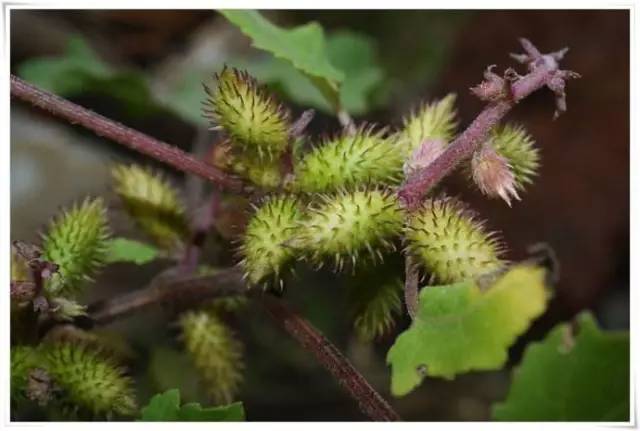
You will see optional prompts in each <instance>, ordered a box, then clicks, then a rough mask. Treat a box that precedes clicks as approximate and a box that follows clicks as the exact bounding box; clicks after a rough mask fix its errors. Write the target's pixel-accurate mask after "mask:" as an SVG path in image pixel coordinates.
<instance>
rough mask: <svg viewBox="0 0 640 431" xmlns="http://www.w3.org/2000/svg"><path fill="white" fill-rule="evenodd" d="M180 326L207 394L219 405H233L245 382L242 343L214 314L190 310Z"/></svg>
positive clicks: (183, 315) (181, 318)
mask: <svg viewBox="0 0 640 431" xmlns="http://www.w3.org/2000/svg"><path fill="white" fill-rule="evenodd" d="M179 323H180V327H181V329H182V339H183V342H184V344H185V347H186V350H187V352H188V353H189V356H190V357H191V359H192V360H193V363H194V364H195V366H196V368H197V369H198V371H199V372H200V373H201V374H202V377H203V382H204V383H205V384H206V388H207V392H208V393H209V395H210V396H211V397H212V398H213V399H214V401H215V402H216V403H219V404H226V403H230V402H231V401H233V399H234V397H235V395H236V394H237V392H238V389H239V387H240V384H241V383H242V371H243V369H244V362H243V359H242V344H241V343H240V341H238V340H237V339H236V338H235V336H234V334H233V332H232V331H231V329H229V328H228V327H227V326H226V325H225V324H224V323H223V322H222V320H221V319H220V318H219V317H218V316H217V315H216V314H215V313H213V312H211V311H209V312H206V311H188V312H186V313H183V314H182V315H181V316H180V321H179Z"/></svg>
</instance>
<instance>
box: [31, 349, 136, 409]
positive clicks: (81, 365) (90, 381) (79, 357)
mask: <svg viewBox="0 0 640 431" xmlns="http://www.w3.org/2000/svg"><path fill="white" fill-rule="evenodd" d="M42 354H43V368H44V369H45V370H46V371H47V373H48V374H49V375H50V376H51V377H52V378H53V380H54V382H55V384H56V385H57V386H59V387H60V388H61V390H62V397H63V399H64V401H65V402H66V403H69V404H72V405H73V406H75V407H77V408H80V409H84V410H86V411H89V412H91V413H92V414H94V415H100V416H111V415H114V414H115V415H119V416H129V415H132V414H134V413H135V411H136V401H135V397H134V390H133V382H132V380H131V379H130V378H129V377H127V376H125V375H124V370H123V369H122V368H121V367H120V366H118V365H117V364H115V363H114V361H113V360H112V359H111V358H110V357H108V356H105V355H103V354H101V353H100V352H98V351H97V350H94V349H91V348H89V347H88V346H85V345H83V344H82V343H76V344H71V343H67V342H63V343H51V344H47V345H44V346H42Z"/></svg>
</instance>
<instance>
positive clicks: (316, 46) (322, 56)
mask: <svg viewBox="0 0 640 431" xmlns="http://www.w3.org/2000/svg"><path fill="white" fill-rule="evenodd" d="M220 13H221V14H222V15H224V16H225V18H227V19H228V20H229V21H230V22H231V23H232V24H234V25H235V26H237V27H238V28H239V29H240V30H241V31H242V32H243V33H244V34H246V35H247V36H249V37H250V38H251V39H252V40H253V45H254V46H255V47H256V48H258V49H262V50H265V51H268V52H270V53H272V54H273V55H274V56H275V57H277V58H281V59H283V60H287V61H289V62H291V64H293V66H295V68H296V69H298V70H300V71H301V72H303V73H304V74H305V75H307V77H308V78H309V79H310V80H311V81H312V82H313V83H314V84H315V85H316V86H318V88H319V89H320V91H321V92H322V94H323V95H324V96H325V97H326V98H327V99H328V100H329V101H330V102H331V105H332V106H334V107H335V109H336V110H338V109H339V106H340V96H339V93H338V86H339V84H340V83H341V82H342V81H343V80H344V73H342V72H341V71H340V70H338V69H336V68H335V67H334V66H333V65H332V64H331V62H330V60H329V56H328V54H327V48H326V41H325V37H324V32H323V30H322V27H321V26H320V25H319V24H318V23H315V22H312V23H308V24H305V25H302V26H298V27H295V28H292V29H283V28H280V27H278V26H276V25H274V24H272V23H271V22H269V21H268V20H267V19H265V18H264V17H263V16H262V15H261V14H260V13H259V12H257V11H254V10H223V11H220Z"/></svg>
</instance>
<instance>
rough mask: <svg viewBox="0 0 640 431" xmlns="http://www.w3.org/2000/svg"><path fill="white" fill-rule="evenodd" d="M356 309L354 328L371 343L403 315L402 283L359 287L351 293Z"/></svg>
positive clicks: (398, 281)
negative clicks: (397, 317)
mask: <svg viewBox="0 0 640 431" xmlns="http://www.w3.org/2000/svg"><path fill="white" fill-rule="evenodd" d="M350 302H351V304H352V307H354V308H355V313H354V314H355V319H354V322H353V327H354V329H355V330H356V333H357V334H358V336H359V337H360V338H361V339H362V340H364V341H370V340H373V339H375V338H376V337H378V336H380V335H382V334H384V333H385V332H387V331H388V330H389V329H390V328H391V327H392V326H393V323H394V321H395V318H396V316H398V315H400V314H401V313H402V283H401V282H400V280H390V281H389V280H387V281H379V282H374V283H370V284H368V285H367V286H362V287H360V286H359V289H358V291H357V292H352V293H350Z"/></svg>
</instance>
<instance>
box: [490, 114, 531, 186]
mask: <svg viewBox="0 0 640 431" xmlns="http://www.w3.org/2000/svg"><path fill="white" fill-rule="evenodd" d="M489 142H490V143H491V146H492V147H493V148H494V149H495V150H496V153H498V154H499V155H500V156H502V157H504V158H505V159H506V161H507V163H508V164H509V166H510V167H511V171H512V172H513V175H514V181H515V187H516V189H518V190H523V189H524V188H525V186H526V185H527V184H530V183H532V182H533V177H534V176H536V175H537V170H538V168H539V167H540V153H539V151H538V149H537V148H536V147H535V146H534V141H533V138H532V137H531V135H529V134H528V133H527V131H526V130H525V129H524V127H522V126H518V125H512V124H505V125H504V126H499V127H497V128H496V129H495V130H494V131H493V133H492V134H491V138H490V139H489Z"/></svg>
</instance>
